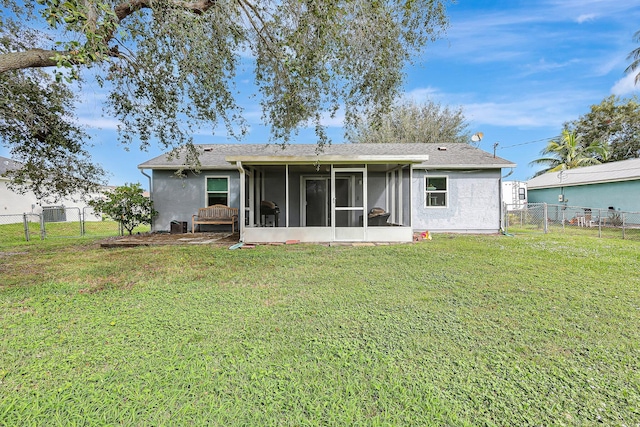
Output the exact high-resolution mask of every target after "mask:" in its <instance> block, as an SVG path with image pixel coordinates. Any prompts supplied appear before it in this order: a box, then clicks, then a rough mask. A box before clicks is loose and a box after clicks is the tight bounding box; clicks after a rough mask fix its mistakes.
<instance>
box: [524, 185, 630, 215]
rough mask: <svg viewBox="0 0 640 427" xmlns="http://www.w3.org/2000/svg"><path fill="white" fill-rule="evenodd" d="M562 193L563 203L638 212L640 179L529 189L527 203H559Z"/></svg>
mask: <svg viewBox="0 0 640 427" xmlns="http://www.w3.org/2000/svg"><path fill="white" fill-rule="evenodd" d="M560 194H562V195H563V200H564V202H563V203H564V204H566V205H568V206H582V207H589V208H595V209H607V208H609V207H610V206H612V207H614V208H615V209H616V210H621V211H625V212H640V180H636V181H622V182H607V183H602V184H589V185H576V186H568V187H554V188H539V189H533V188H530V189H529V203H548V204H554V205H555V204H559V203H560V202H558V196H559V195H560Z"/></svg>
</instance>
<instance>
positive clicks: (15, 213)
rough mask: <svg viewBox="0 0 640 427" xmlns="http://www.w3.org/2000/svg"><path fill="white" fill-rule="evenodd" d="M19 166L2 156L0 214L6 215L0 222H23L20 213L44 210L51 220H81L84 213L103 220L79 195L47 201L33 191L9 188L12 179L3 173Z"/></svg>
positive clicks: (91, 219)
mask: <svg viewBox="0 0 640 427" xmlns="http://www.w3.org/2000/svg"><path fill="white" fill-rule="evenodd" d="M19 167H20V163H19V162H16V161H15V160H11V159H8V158H6V157H2V156H0V215H6V217H3V220H2V221H0V223H2V224H8V223H11V222H22V218H21V217H20V215H22V214H25V213H26V214H34V215H41V214H42V213H43V211H44V212H45V215H46V216H47V217H50V219H51V220H57V221H79V220H80V215H82V214H84V216H85V218H84V219H85V221H101V220H102V217H101V216H100V215H97V214H95V213H94V212H93V209H91V207H89V205H88V204H87V203H86V202H84V201H82V200H81V199H80V197H79V196H78V197H77V198H74V199H75V200H71V199H65V200H60V201H58V202H56V203H47V202H46V201H43V200H40V199H38V198H37V197H36V195H35V194H34V193H33V192H30V191H29V192H26V193H25V194H19V193H16V192H14V191H12V190H11V189H9V183H10V182H11V180H10V179H9V178H6V177H4V176H3V175H4V173H5V172H7V171H9V170H12V169H17V168H19ZM96 196H97V194H96ZM65 208H69V209H68V212H67V213H68V215H67V214H65V212H64V210H65ZM71 208H73V209H71ZM9 215H10V216H9Z"/></svg>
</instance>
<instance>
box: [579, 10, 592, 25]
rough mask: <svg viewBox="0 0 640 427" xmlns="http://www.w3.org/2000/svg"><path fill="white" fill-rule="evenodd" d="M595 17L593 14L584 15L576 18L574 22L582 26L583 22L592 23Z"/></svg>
mask: <svg viewBox="0 0 640 427" xmlns="http://www.w3.org/2000/svg"><path fill="white" fill-rule="evenodd" d="M596 16H597V15H596V14H595V13H584V14H582V15H580V16H578V17H577V18H576V22H577V23H578V24H582V23H583V22H589V21H593V20H594V19H596Z"/></svg>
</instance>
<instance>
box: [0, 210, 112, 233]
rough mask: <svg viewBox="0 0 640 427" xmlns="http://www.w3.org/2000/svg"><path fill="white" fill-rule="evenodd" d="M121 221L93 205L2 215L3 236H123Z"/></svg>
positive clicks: (0, 220) (0, 230) (0, 224)
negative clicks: (102, 215) (95, 208)
mask: <svg viewBox="0 0 640 427" xmlns="http://www.w3.org/2000/svg"><path fill="white" fill-rule="evenodd" d="M122 234H123V229H122V227H121V225H120V224H119V223H118V222H116V221H112V220H109V219H104V218H103V217H101V216H100V215H99V214H97V213H95V212H94V211H93V209H92V208H90V207H85V208H83V209H81V208H77V207H65V206H46V207H43V208H42V212H41V213H39V214H36V213H22V214H5V215H0V240H5V239H6V240H21V239H24V240H26V241H30V240H34V239H41V240H44V239H45V238H65V237H66V238H74V237H82V236H86V235H89V236H96V237H100V236H105V237H106V236H121V235H122Z"/></svg>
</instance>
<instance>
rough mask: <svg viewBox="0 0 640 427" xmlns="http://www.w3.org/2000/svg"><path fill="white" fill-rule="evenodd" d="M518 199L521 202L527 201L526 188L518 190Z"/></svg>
mask: <svg viewBox="0 0 640 427" xmlns="http://www.w3.org/2000/svg"><path fill="white" fill-rule="evenodd" d="M518 199H519V200H527V190H525V189H524V188H519V189H518Z"/></svg>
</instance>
